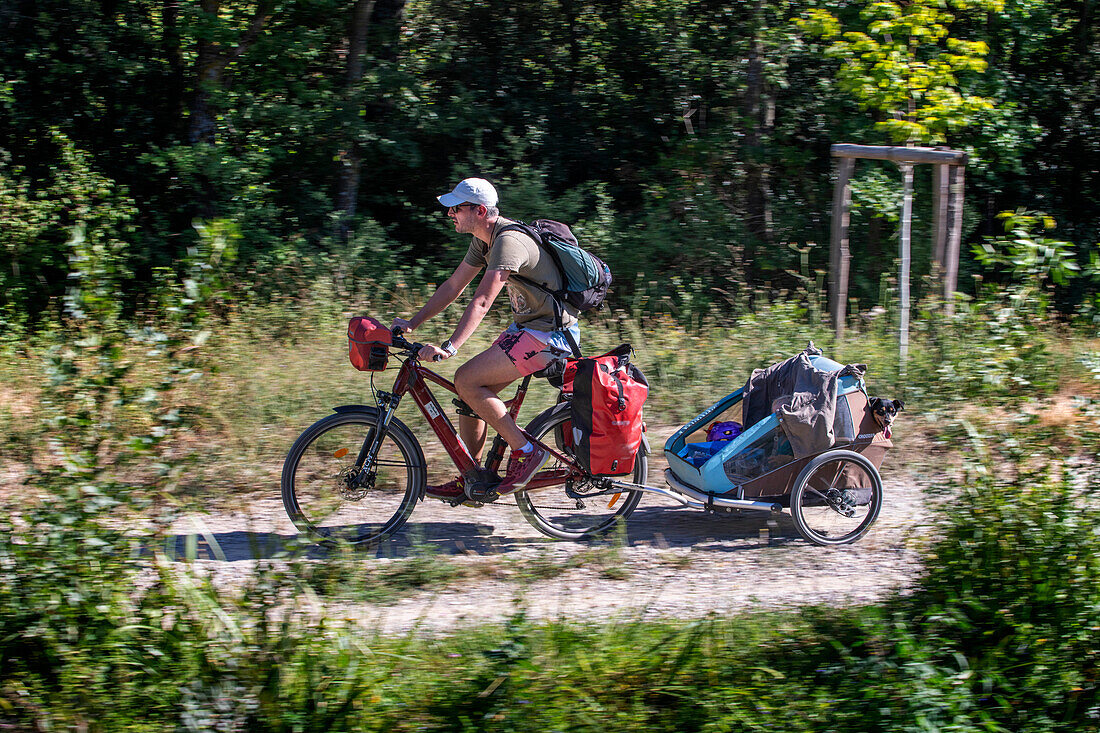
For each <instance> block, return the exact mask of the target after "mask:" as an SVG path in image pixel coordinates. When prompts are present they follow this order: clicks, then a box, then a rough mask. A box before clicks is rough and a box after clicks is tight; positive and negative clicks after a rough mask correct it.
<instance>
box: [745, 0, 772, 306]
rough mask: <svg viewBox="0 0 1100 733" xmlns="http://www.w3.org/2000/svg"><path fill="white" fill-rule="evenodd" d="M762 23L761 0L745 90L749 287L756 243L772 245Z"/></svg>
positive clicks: (769, 108)
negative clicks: (766, 151) (766, 148)
mask: <svg viewBox="0 0 1100 733" xmlns="http://www.w3.org/2000/svg"><path fill="white" fill-rule="evenodd" d="M763 24H764V7H763V0H756V2H755V3H754V4H753V10H752V20H751V22H750V26H751V28H752V41H751V45H750V47H749V58H748V79H747V85H746V89H745V105H744V115H745V121H746V126H747V130H746V134H745V147H744V151H745V209H746V223H747V225H748V230H749V235H750V236H749V240H750V241H749V242H747V243H746V252H745V265H746V272H745V281H746V283H747V284H748V285H749V286H750V287H751V286H752V282H753V270H754V269H755V267H754V260H755V254H756V253H755V247H756V245H757V244H762V245H765V246H766V245H770V244H771V243H772V234H773V233H772V212H771V192H770V185H769V178H770V174H771V171H770V170H769V168H768V164H767V156H766V154H765V151H764V147H765V145H766V138H767V135H768V133H769V130H770V127H771V126H772V125H773V124H774V117H775V103H774V101H773V100H770V99H768V98H767V88H766V84H765V80H764V48H763V45H764V44H763V41H762V39H761V34H762V31H763Z"/></svg>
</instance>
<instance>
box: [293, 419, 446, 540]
mask: <svg viewBox="0 0 1100 733" xmlns="http://www.w3.org/2000/svg"><path fill="white" fill-rule="evenodd" d="M378 419H379V415H378V411H377V410H374V409H371V408H368V409H366V410H362V411H355V412H340V413H337V414H335V415H330V416H328V417H326V418H324V419H322V420H319V421H317V422H316V423H314V424H313V425H312V426H310V427H309V428H308V429H307V430H306V431H305V432H304V433H302V435H301V437H299V438H298V440H297V441H295V443H294V445H293V446H292V447H291V449H290V453H289V454H287V457H286V462H285V463H284V464H283V477H282V490H283V506H284V507H285V508H286V513H287V515H288V516H289V517H290V519H291V521H292V522H294V526H295V527H297V528H298V530H299V531H301V532H303V533H306V534H309V535H310V536H311V537H313V538H314V539H317V540H321V541H325V540H337V539H339V540H345V541H347V542H351V543H354V544H358V545H362V546H366V547H370V546H373V545H376V544H378V543H379V542H381V541H382V540H384V539H385V538H387V537H389V536H390V535H392V534H393V533H394V532H396V531H397V530H398V529H400V528H401V526H402V525H403V524H405V521H406V520H407V519H408V518H409V515H410V514H411V513H412V510H413V509H414V508H415V506H416V501H417V499H419V498H420V494H421V492H422V491H423V489H424V485H425V481H426V474H427V471H426V468H425V461H424V454H423V452H422V451H421V449H420V444H419V443H417V441H416V438H415V437H414V436H413V434H412V432H411V431H410V430H409V429H408V427H406V426H405V425H404V424H403V423H402V422H401V421H399V420H397V419H393V420H391V421H390V424H389V427H388V429H387V431H386V437H385V439H384V440H383V441H382V444H381V446H380V447H379V449H378V451H377V453H376V454H375V455H373V456H366V457H365V461H364V462H363V463H359V464H358V465H357V461H358V460H359V455H360V453H361V452H362V450H363V446H364V444H366V441H368V440H369V439H373V437H374V435H375V434H376V433H377V430H378ZM364 465H365V466H367V468H366V469H365V470H364V469H363V466H364Z"/></svg>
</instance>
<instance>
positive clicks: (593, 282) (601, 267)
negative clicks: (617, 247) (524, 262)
mask: <svg viewBox="0 0 1100 733" xmlns="http://www.w3.org/2000/svg"><path fill="white" fill-rule="evenodd" d="M509 230H515V231H520V232H523V233H524V234H526V235H527V236H529V237H531V239H533V240H535V242H537V243H538V245H539V246H540V247H542V249H543V250H544V251H545V252H547V253H548V254H549V255H550V259H552V260H553V261H554V265H555V266H556V267H557V268H558V273H559V274H560V275H561V282H562V287H561V289H560V290H551V289H550V288H548V287H546V286H545V285H542V284H540V283H536V282H534V281H533V280H530V279H528V278H525V277H520V276H518V275H517V276H516V277H517V278H518V279H519V280H522V281H523V282H524V283H526V284H528V285H531V286H533V287H535V288H538V289H539V290H541V291H543V292H544V293H548V294H549V295H552V296H553V297H554V305H555V317H556V318H557V321H558V328H561V326H562V315H561V308H562V305H561V304H562V302H565V303H568V304H569V305H571V306H573V307H574V308H576V309H577V310H578V311H580V312H582V313H583V312H584V311H588V310H592V309H594V308H599V307H600V306H601V305H603V300H604V298H605V297H607V289H608V288H609V287H611V268H609V267H608V266H607V264H606V263H605V262H604V261H603V260H601V259H600V258H599V257H597V256H595V255H594V254H592V253H591V252H588V251H587V250H585V249H583V248H582V247H581V246H580V245H579V244H578V243H577V238H576V237H575V236H574V235H573V232H572V231H570V229H569V227H568V225H566V224H562V223H561V222H560V221H554V220H552V219H536V220H535V221H533V222H531V223H530V224H524V223H523V222H516V223H515V224H508V225H506V226H505V227H504V228H502V229H501V230H500V231H499V232H497V236H500V235H501V234H503V233H504V232H507V231H509ZM577 356H580V354H577Z"/></svg>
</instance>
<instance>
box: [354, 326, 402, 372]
mask: <svg viewBox="0 0 1100 733" xmlns="http://www.w3.org/2000/svg"><path fill="white" fill-rule="evenodd" d="M392 343H393V334H392V333H391V332H390V329H388V328H386V327H385V326H383V325H382V324H381V323H379V322H378V321H376V320H374V319H373V318H371V317H370V316H356V317H355V318H352V319H351V320H350V321H348V357H349V358H350V359H351V365H352V366H353V367H355V368H356V369H358V370H359V371H361V372H380V371H382V370H383V369H385V368H386V361H387V360H388V359H389V356H390V345H391V344H392Z"/></svg>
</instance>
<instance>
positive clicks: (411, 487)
mask: <svg viewBox="0 0 1100 733" xmlns="http://www.w3.org/2000/svg"><path fill="white" fill-rule="evenodd" d="M422 346H423V345H422V344H419V343H413V342H410V341H408V340H406V339H405V338H404V337H403V336H402V335H401V333H400V332H399V331H398V330H394V332H393V343H392V346H391V352H390V355H391V356H395V357H397V358H398V359H399V360H400V361H401V367H400V368H399V370H398V372H397V376H396V378H395V380H394V383H393V387H392V388H391V390H390V391H389V392H381V391H380V392H376V393H375V403H376V404H375V406H373V407H372V406H369V405H342V406H340V407H336V408H333V409H334V412H335V414H334V415H329V416H328V417H325V418H322V419H321V420H318V421H317V422H316V423H314V424H313V425H312V426H310V427H309V428H307V429H306V430H305V432H303V433H302V434H301V436H299V437H298V439H297V440H296V441H295V442H294V445H293V446H292V447H291V449H290V452H289V453H288V454H287V457H286V461H285V462H284V464H283V473H282V481H281V484H282V498H283V506H284V507H285V509H286V512H287V514H288V515H289V517H290V519H291V521H293V523H294V525H295V527H297V528H298V530H299V531H301V532H303V533H306V534H308V535H310V536H312V537H313V538H314V539H317V540H319V541H322V542H331V541H333V540H345V541H347V542H351V543H353V544H357V545H360V546H365V547H373V546H375V545H378V544H379V543H381V542H382V541H384V540H385V539H387V538H388V537H390V536H392V535H393V534H394V533H396V532H397V531H398V530H399V529H401V527H402V526H403V525H404V524H405V522H406V521H407V520H408V519H409V516H410V515H411V514H412V512H413V510H414V509H415V508H416V504H417V502H419V501H423V500H424V499H425V498H434V499H439V500H441V501H443V502H445V503H447V504H450V505H452V506H461V505H466V506H473V507H479V506H483V505H484V502H477V501H471V500H469V499H467V496H466V494H465V492H464V491H463V490H462V489H461V488H458V489H457V490H450V491H447V490H445V486H428V485H427V460H426V459H425V457H424V451H423V449H422V448H421V446H420V443H419V441H418V440H417V438H416V436H415V435H414V434H413V432H412V431H411V430H410V429H409V428H408V426H407V425H405V423H403V422H402V421H401V420H399V419H398V418H397V417H395V413H396V412H397V408H398V406H399V405H400V404H401V402H402V400H403V398H404V397H405V396H406V395H409V396H411V397H412V399H413V401H414V402H415V403H416V405H417V407H418V408H419V409H420V412H421V414H422V415H423V416H424V418H425V419H426V420H427V421H428V425H429V427H430V428H431V430H432V432H433V433H434V434H435V436H436V437H437V438H438V439H439V441H440V443H441V444H442V446H443V448H444V450H445V451H446V452H447V455H448V456H449V457H450V459H451V460H452V461H453V462H454V464H455V467H456V468H457V469H458V471H459V474H460V475H461V476H462V478H463V480H464V481H466V482H476V483H477V484H479V485H480V487H479V488H482V489H485V488H492V482H493V479H495V478H496V476H497V471H498V469H499V468H500V464H501V462H502V461H503V459H504V454H505V449H506V447H507V444H506V442H505V441H504V439H503V438H501V437H500V436H499V435H497V436H495V437H494V440H493V443H492V446H491V448H490V449H489V451H488V453H487V454H486V457H485V463H484V465H481V466H479V465H478V464H477V462H476V461H475V460H474V458H473V457H472V456H471V454H470V451H469V449H468V448H467V447H466V445H465V444H464V443H463V442H462V440H461V438H459V436H458V433H457V431H456V430H455V428H454V425H452V424H451V421H450V419H449V418H448V416H447V414H446V413H445V412H444V411H443V409H442V407H441V406H440V404H439V402H438V401H437V400H436V398H435V396H434V395H433V394H432V392H431V390H430V389H429V387H428V384H429V383H434V384H436V385H438V386H439V387H442V388H444V389H446V390H447V391H449V392H453V393H455V394H456V395H457V394H458V393H457V390H456V389H455V386H454V383H453V382H451V381H450V380H448V379H446V378H444V377H442V376H440V375H439V374H437V373H435V372H433V371H432V370H431V369H428V368H427V367H425V366H424V365H422V364H421V363H420V361H419V359H418V358H417V353H418V352H419V351H420V349H421V347H422ZM531 376H532V375H528V376H526V377H524V378H523V379H522V381H520V383H519V385H518V387H517V388H516V393H515V396H513V397H512V398H511V399H510V400H507V401H505V405H506V406H507V408H508V413H509V414H510V415H511V416H512V418H513V419H516V418H517V417H518V415H519V412H520V408H521V407H522V405H523V401H524V398H525V396H526V394H527V390H528V386H529V385H530V382H531ZM455 403H456V406H458V409H459V410H460V411H461V410H463V409H466V410H469V408H468V407H467V406H466V405H465V404H464V403H462V402H461V401H459V400H455ZM569 408H570V404H569V401H568V397H567V396H566V395H564V393H563V394H561V395H560V396H559V401H558V402H557V404H555V405H554V406H553V407H550V408H548V409H546V410H544V411H543V412H541V413H540V414H539V415H537V416H536V417H535V418H534V419H533V420H531V422H530V423H528V425H527V433H528V434H529V435H530V436H531V439H532V440H533V442H535V443H537V444H538V445H539V446H541V447H542V448H545V449H547V450H549V451H550V458H549V459H548V460H547V463H546V464H545V465H544V466H543V468H542V469H541V470H540V471H539V472H538V473H536V474H535V475H534V477H532V479H531V480H530V482H528V484H527V485H526V486H525V487H524V488H523V489H522V490H520V491H515V492H502V493H501V494H500V497H504V496H514V497H515V500H516V505H517V506H518V507H519V511H520V513H521V514H522V515H523V517H524V519H526V520H527V521H528V522H529V523H530V524H531V525H532V526H533V527H535V528H536V529H537V530H539V531H540V532H542V533H543V534H545V535H547V536H549V537H553V538H555V539H564V540H584V539H589V538H592V537H597V536H599V535H602V534H604V533H606V532H608V531H610V530H612V529H613V528H614V527H615V526H616V525H617V524H618V523H619V522H621V521H622V520H624V519H625V518H626V517H628V516H629V515H630V514H631V512H633V511H634V509H635V508H636V507H637V506H638V502H640V501H641V499H642V494H643V492H642V491H639V490H634V489H624V488H623V487H622V486H621V485H620V486H616V485H614V484H615V483H620V484H621V482H613V481H612V480H610V479H607V478H601V477H595V476H592V475H590V474H589V473H587V472H586V471H585V470H584V468H583V467H581V465H580V464H579V463H578V462H577V461H576V460H575V459H574V458H573V455H572V449H571V445H572V425H571V420H570V412H569ZM468 414H473V413H472V412H471V413H468ZM648 452H649V451H648V446H647V444H646V441H645V440H644V438H643V441H642V447H641V448H640V449H639V452H638V455H637V457H636V459H635V463H634V474H633V483H634V484H635V485H642V484H645V482H646V479H647V477H648V462H647V453H648ZM536 496H537V497H538V499H537V500H536V498H535V497H536ZM536 502H537V503H536Z"/></svg>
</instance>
